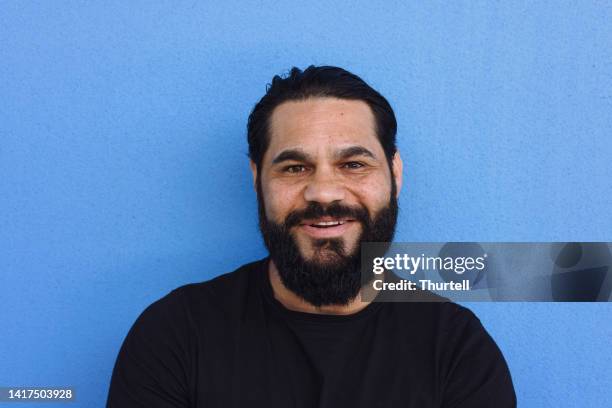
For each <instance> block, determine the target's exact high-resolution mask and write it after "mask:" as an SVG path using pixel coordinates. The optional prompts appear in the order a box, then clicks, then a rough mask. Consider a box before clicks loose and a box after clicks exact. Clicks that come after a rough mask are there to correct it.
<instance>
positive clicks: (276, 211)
mask: <svg viewBox="0 0 612 408" xmlns="http://www.w3.org/2000/svg"><path fill="white" fill-rule="evenodd" d="M262 191H263V195H264V197H265V200H264V202H265V209H266V215H267V217H268V219H270V220H273V221H275V222H282V221H283V220H284V219H285V217H286V216H287V214H289V212H291V211H292V210H293V209H294V208H297V207H298V204H299V201H298V199H299V196H300V195H299V189H296V188H292V187H288V186H286V185H284V184H283V185H280V183H276V182H274V181H271V182H269V183H267V184H266V185H263V186H262Z"/></svg>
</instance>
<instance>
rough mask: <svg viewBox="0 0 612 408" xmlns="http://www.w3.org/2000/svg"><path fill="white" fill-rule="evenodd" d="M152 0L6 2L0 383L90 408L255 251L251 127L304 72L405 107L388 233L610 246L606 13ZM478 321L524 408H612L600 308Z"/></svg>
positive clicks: (607, 322) (514, 308) (571, 7)
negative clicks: (287, 79) (153, 334)
mask: <svg viewBox="0 0 612 408" xmlns="http://www.w3.org/2000/svg"><path fill="white" fill-rule="evenodd" d="M151 3H152V2H125V1H118V2H98V4H97V5H92V4H89V5H85V2H82V3H78V4H77V2H70V1H53V2H51V1H48V2H25V1H10V2H2V3H1V4H0V317H1V318H0V322H1V323H0V386H2V385H4V386H8V385H19V386H23V385H30V386H32V385H72V386H75V387H77V389H78V392H79V398H80V401H79V403H78V404H70V406H83V407H91V406H101V405H102V404H103V402H104V400H105V397H106V392H107V387H108V382H109V378H110V374H111V370H112V366H113V363H114V359H115V357H116V354H117V351H118V349H119V346H120V344H121V342H122V340H123V337H124V336H125V334H126V333H127V330H128V329H129V327H130V326H131V324H132V323H133V321H134V319H135V318H136V316H137V315H138V314H139V313H140V312H141V311H142V310H143V309H144V307H146V306H147V305H148V304H150V303H151V302H152V301H154V300H155V299H157V298H159V297H161V296H163V295H164V294H165V293H167V292H168V291H169V290H171V289H172V288H174V287H177V286H179V285H182V284H185V283H188V282H195V281H202V280H206V279H208V278H211V277H213V276H216V275H218V274H220V273H223V272H227V271H230V270H233V269H234V268H235V267H237V266H238V265H240V264H242V263H244V262H246V261H248V260H252V259H254V258H258V257H262V256H263V255H264V254H265V251H264V248H263V245H262V243H261V241H260V238H259V234H258V231H257V224H256V205H255V195H254V193H253V191H252V187H251V180H250V173H249V169H248V164H247V160H246V151H247V148H246V140H245V125H246V119H247V115H248V113H249V110H250V109H251V108H252V106H253V104H254V103H255V102H256V100H257V99H258V98H259V97H260V96H261V95H262V93H263V92H264V89H265V84H266V83H267V82H268V81H269V80H270V79H271V76H272V74H274V73H280V72H283V71H285V70H287V69H288V68H289V67H290V66H291V65H297V66H301V67H304V66H306V65H308V64H311V63H315V64H333V65H339V66H343V67H346V68H348V69H350V70H352V71H354V72H355V73H357V74H359V75H361V76H362V77H364V78H365V79H366V80H367V81H369V82H370V83H371V84H372V85H373V86H374V87H376V88H378V89H379V90H380V91H381V92H382V93H383V94H384V95H386V96H388V98H389V100H390V101H391V103H392V105H393V106H394V107H395V109H396V114H397V116H398V120H399V145H400V148H401V150H402V152H403V157H404V162H405V179H406V181H405V190H404V192H403V196H402V199H401V202H400V205H401V209H402V213H401V219H400V228H399V234H398V237H397V238H398V240H399V241H448V240H455V241H459V240H470V241H568V240H592V241H612V236H611V231H612V211H611V210H610V209H611V208H612V141H611V139H610V136H611V135H612V114H611V113H612V71H611V70H612V69H611V66H612V24H610V21H612V6H611V5H610V3H608V2H593V4H590V2H577V3H580V4H573V3H574V2H557V1H555V2H536V3H537V4H529V3H530V2H524V3H523V2H516V3H514V4H510V2H464V3H461V2H443V3H442V2H440V3H435V2H414V3H413V4H405V3H408V2H404V1H398V2H391V1H385V2H380V3H384V6H380V5H374V4H373V3H375V2H368V1H357V2H356V1H351V2H348V1H347V2H341V1H333V2H330V1H321V2H318V1H308V2H291V3H293V4H291V5H284V4H280V2H278V1H273V2H272V1H257V2H253V3H249V2H245V1H242V2H235V3H234V2H230V1H224V2H196V1H188V2H177V1H166V2H162V1H158V2H155V4H151ZM472 308H473V309H474V310H475V312H476V313H477V314H478V315H479V316H480V318H481V320H482V321H483V323H484V324H485V326H486V327H487V328H488V329H489V331H490V332H491V334H492V335H493V337H494V338H495V339H496V340H497V341H498V343H499V345H500V347H501V348H502V350H503V351H504V353H505V355H506V358H507V360H508V362H509V365H510V368H511V371H512V374H513V377H514V381H515V384H516V387H517V392H518V397H519V400H520V402H521V404H520V405H521V406H522V407H553V406H554V407H573V406H582V407H586V406H588V407H603V406H609V405H607V404H609V391H610V390H609V386H610V384H612V371H610V367H612V351H611V349H610V341H611V339H612V320H611V317H612V305H611V304H553V303H550V304H536V303H515V304H510V303H508V304H477V305H476V304H475V305H473V306H472ZM45 406H46V405H45Z"/></svg>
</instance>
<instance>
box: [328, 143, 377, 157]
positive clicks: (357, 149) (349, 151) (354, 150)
mask: <svg viewBox="0 0 612 408" xmlns="http://www.w3.org/2000/svg"><path fill="white" fill-rule="evenodd" d="M334 156H335V157H336V159H339V160H342V159H348V158H349V157H353V156H366V157H369V158H371V159H374V160H376V156H374V153H372V152H371V151H369V150H368V149H366V148H365V147H363V146H351V147H347V148H346V149H342V150H340V151H338V152H336V153H335V154H334Z"/></svg>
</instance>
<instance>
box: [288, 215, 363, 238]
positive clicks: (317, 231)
mask: <svg viewBox="0 0 612 408" xmlns="http://www.w3.org/2000/svg"><path fill="white" fill-rule="evenodd" d="M355 221H356V220H354V219H346V218H337V219H334V218H331V217H323V218H317V219H310V220H304V221H303V222H302V223H300V225H299V227H298V228H299V229H300V230H301V231H303V232H305V233H306V234H307V235H308V236H310V237H311V238H316V239H321V238H334V237H341V236H343V235H344V234H345V233H347V232H348V231H349V230H351V229H352V226H353V225H355Z"/></svg>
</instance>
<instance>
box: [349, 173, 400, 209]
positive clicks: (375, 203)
mask: <svg viewBox="0 0 612 408" xmlns="http://www.w3.org/2000/svg"><path fill="white" fill-rule="evenodd" d="M353 191H354V193H355V195H356V196H357V198H358V199H359V201H361V202H362V203H363V204H364V205H365V206H366V207H367V208H369V209H370V211H371V212H377V211H378V210H379V209H381V208H383V207H386V206H387V205H388V204H389V199H390V197H391V180H389V179H388V178H386V177H376V178H371V179H369V180H362V182H361V183H359V184H358V185H355V186H354V188H353Z"/></svg>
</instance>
